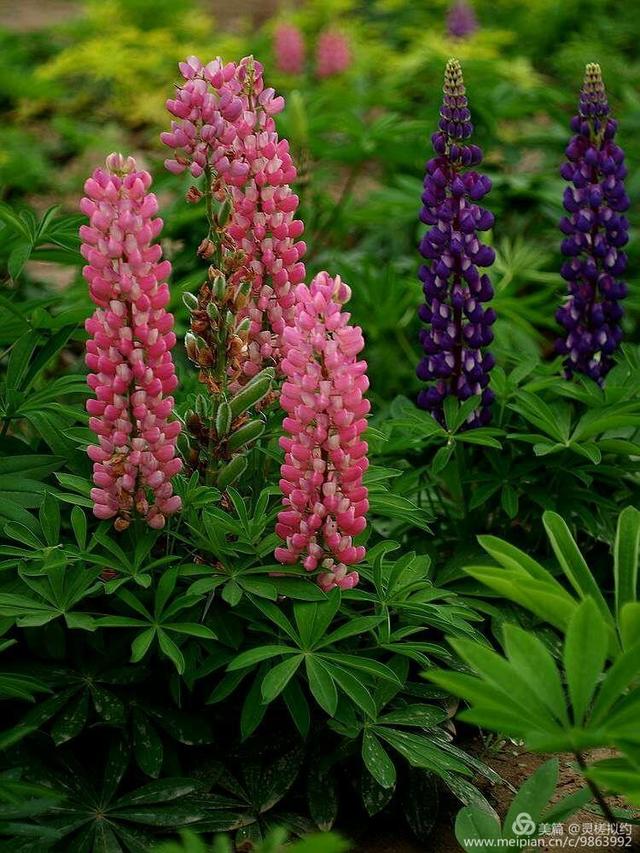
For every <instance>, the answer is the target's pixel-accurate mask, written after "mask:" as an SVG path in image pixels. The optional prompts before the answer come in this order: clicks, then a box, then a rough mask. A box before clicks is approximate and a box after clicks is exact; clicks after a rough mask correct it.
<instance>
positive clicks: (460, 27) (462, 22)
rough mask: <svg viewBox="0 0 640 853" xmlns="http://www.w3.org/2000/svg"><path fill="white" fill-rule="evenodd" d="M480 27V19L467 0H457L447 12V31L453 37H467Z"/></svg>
mask: <svg viewBox="0 0 640 853" xmlns="http://www.w3.org/2000/svg"><path fill="white" fill-rule="evenodd" d="M478 29H479V26H478V19H477V18H476V13H475V12H474V11H473V7H472V6H470V5H469V3H467V0H455V2H453V3H452V4H451V6H450V7H449V12H448V14H447V32H448V34H449V35H450V36H451V38H455V39H467V38H469V37H470V36H472V35H473V34H474V33H475V32H477V31H478Z"/></svg>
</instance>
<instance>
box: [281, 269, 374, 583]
mask: <svg viewBox="0 0 640 853" xmlns="http://www.w3.org/2000/svg"><path fill="white" fill-rule="evenodd" d="M349 296H350V290H349V288H348V287H347V286H346V285H345V284H343V283H342V281H341V280H340V277H339V276H336V277H335V278H331V277H330V276H329V275H328V273H326V272H321V273H319V274H318V275H317V276H316V277H315V278H314V280H313V281H312V282H311V286H310V287H308V288H307V286H306V285H304V284H301V285H299V286H298V287H297V288H296V299H297V302H296V308H295V325H293V326H288V327H287V328H286V329H285V331H284V335H283V337H284V350H285V358H284V360H283V362H282V370H283V372H284V375H285V383H284V386H283V388H282V394H281V396H280V404H281V406H282V408H283V409H284V411H285V412H286V417H285V419H284V422H283V426H284V429H285V432H286V435H285V436H284V437H283V438H281V439H280V444H281V446H282V447H283V448H284V450H285V461H284V465H283V466H282V469H281V474H282V479H281V480H280V488H281V489H282V492H283V495H284V497H283V501H282V502H283V504H284V506H285V509H284V510H282V511H281V512H280V513H279V515H278V522H277V524H276V533H277V534H278V536H280V537H281V539H283V540H284V541H285V543H286V544H285V545H284V546H282V547H279V548H277V549H276V552H275V556H276V559H277V560H279V561H280V562H281V563H287V564H296V563H299V562H300V563H302V565H303V566H304V568H305V569H306V570H307V571H309V572H311V571H315V570H316V569H320V570H321V571H320V574H319V575H318V583H319V585H320V586H321V587H322V588H323V589H324V590H329V589H332V588H333V587H336V586H337V587H340V588H341V589H351V588H352V587H354V586H355V585H356V584H357V583H358V579H359V578H358V573H357V572H356V571H349V570H348V568H347V567H348V566H351V565H354V564H355V563H359V562H361V561H362V560H363V559H364V556H365V549H364V547H363V546H361V545H360V546H356V545H354V544H353V537H354V536H357V535H358V534H359V533H362V531H363V530H364V529H365V527H366V517H365V516H366V513H367V511H368V508H369V504H368V500H367V489H366V487H365V486H364V485H363V484H362V476H363V474H364V472H365V471H366V469H367V467H368V460H367V444H366V442H365V441H363V439H362V433H363V432H364V430H365V429H366V425H367V422H366V415H367V413H368V412H369V409H370V405H369V402H368V400H366V399H365V397H364V393H365V392H366V390H367V388H368V387H369V382H368V379H367V374H366V370H367V363H366V362H365V361H358V359H357V356H358V353H360V352H361V351H362V349H363V347H364V340H363V337H362V331H361V329H360V328H359V327H358V326H351V325H349V318H350V315H349V314H348V313H345V312H343V311H342V305H343V304H344V303H345V302H346V301H347V300H348V299H349Z"/></svg>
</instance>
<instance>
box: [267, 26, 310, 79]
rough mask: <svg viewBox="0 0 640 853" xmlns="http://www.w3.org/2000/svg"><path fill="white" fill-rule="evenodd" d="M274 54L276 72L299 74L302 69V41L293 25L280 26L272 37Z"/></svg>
mask: <svg viewBox="0 0 640 853" xmlns="http://www.w3.org/2000/svg"><path fill="white" fill-rule="evenodd" d="M273 47H274V53H275V57H276V65H277V67H278V71H282V72H283V73H284V74H301V73H302V71H303V69H304V39H303V38H302V33H301V32H300V30H299V29H298V28H297V27H294V26H293V24H280V25H279V26H278V27H277V29H276V31H275V37H274V44H273Z"/></svg>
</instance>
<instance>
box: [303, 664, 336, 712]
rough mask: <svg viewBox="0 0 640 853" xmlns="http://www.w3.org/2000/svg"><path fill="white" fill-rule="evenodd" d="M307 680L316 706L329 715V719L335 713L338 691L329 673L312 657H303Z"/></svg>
mask: <svg viewBox="0 0 640 853" xmlns="http://www.w3.org/2000/svg"><path fill="white" fill-rule="evenodd" d="M305 666H306V670H307V680H308V682H309V690H310V691H311V694H312V695H313V698H314V699H315V700H316V702H317V703H318V705H320V707H321V708H322V709H323V711H326V713H327V714H329V716H330V717H333V715H334V714H335V712H336V708H337V706H338V691H337V690H336V685H335V683H334V681H333V678H332V677H331V675H330V673H329V672H328V670H327V669H326V667H325V666H324V664H323V663H322V662H321V661H319V660H318V659H317V657H315V656H312V655H307V656H306V657H305Z"/></svg>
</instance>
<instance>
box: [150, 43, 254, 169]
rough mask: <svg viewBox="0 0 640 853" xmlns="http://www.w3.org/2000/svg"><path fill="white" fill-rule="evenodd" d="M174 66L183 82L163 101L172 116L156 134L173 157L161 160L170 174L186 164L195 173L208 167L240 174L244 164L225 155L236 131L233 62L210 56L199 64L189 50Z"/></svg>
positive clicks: (238, 102) (240, 108)
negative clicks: (178, 69)
mask: <svg viewBox="0 0 640 853" xmlns="http://www.w3.org/2000/svg"><path fill="white" fill-rule="evenodd" d="M179 68H180V73H181V74H182V76H183V78H184V80H185V82H184V83H183V84H182V85H181V86H179V87H178V89H177V91H176V97H175V98H170V99H169V100H168V101H167V109H168V111H169V112H170V113H171V115H173V116H175V117H176V119H177V121H173V122H172V123H171V130H170V131H167V132H166V133H162V134H161V136H160V138H161V140H162V141H163V142H164V144H165V145H168V146H169V148H173V149H174V151H175V159H171V160H165V166H166V167H167V169H168V170H169V171H170V172H172V173H173V174H174V175H179V174H181V173H182V172H184V171H185V170H186V169H189V171H190V172H191V174H192V175H193V177H194V178H199V177H200V175H202V174H203V172H204V170H205V169H206V168H207V167H210V168H213V169H215V171H216V173H218V174H220V175H222V174H224V175H226V177H227V179H228V180H229V181H232V182H233V181H236V180H239V181H242V180H244V178H245V177H246V175H247V173H248V169H247V167H246V164H244V163H241V162H236V163H232V162H231V161H230V160H229V158H228V157H227V156H226V150H227V148H228V147H229V146H230V145H231V144H232V143H233V140H234V139H235V136H236V134H235V129H234V126H233V122H234V121H235V120H236V119H237V118H238V117H239V116H240V115H241V114H242V112H243V108H244V105H243V102H242V99H241V98H240V97H239V94H240V86H239V84H238V81H237V79H236V65H235V63H233V62H229V63H227V64H226V65H225V64H223V62H222V60H221V59H214V60H213V61H212V62H209V64H208V65H203V64H202V63H201V62H200V60H199V59H198V57H197V56H190V57H188V59H187V60H186V61H185V62H181V63H180V64H179Z"/></svg>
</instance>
